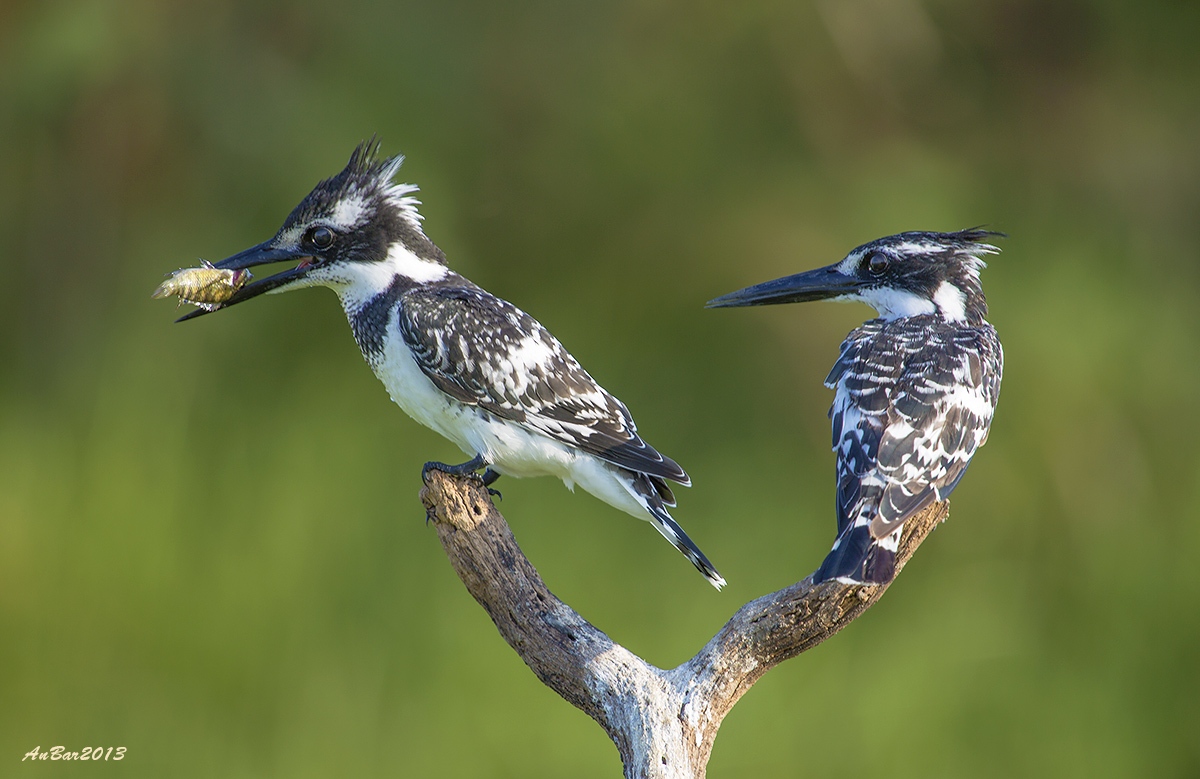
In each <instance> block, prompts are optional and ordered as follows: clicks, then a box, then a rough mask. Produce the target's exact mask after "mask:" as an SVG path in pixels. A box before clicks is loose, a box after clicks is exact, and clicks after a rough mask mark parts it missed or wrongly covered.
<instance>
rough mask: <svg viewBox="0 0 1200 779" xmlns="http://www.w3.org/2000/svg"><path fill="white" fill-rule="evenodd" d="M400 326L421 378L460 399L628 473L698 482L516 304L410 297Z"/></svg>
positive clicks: (430, 290)
mask: <svg viewBox="0 0 1200 779" xmlns="http://www.w3.org/2000/svg"><path fill="white" fill-rule="evenodd" d="M399 317H400V332H401V333H402V335H403V336H404V340H405V342H406V343H407V344H408V346H409V348H411V349H412V352H413V356H414V357H415V358H416V360H417V364H418V365H419V366H420V367H421V370H422V371H424V373H425V375H426V376H428V377H429V378H430V379H431V380H432V381H433V382H434V384H436V385H437V386H438V387H439V388H440V389H441V390H442V391H443V392H445V393H446V394H448V395H450V396H451V397H453V398H455V399H456V400H458V401H460V402H462V403H468V404H471V405H474V406H478V407H479V408H481V409H484V410H486V411H488V412H490V413H492V414H495V415H496V416H497V417H500V418H502V419H507V420H511V421H514V422H518V423H520V424H522V425H524V426H526V427H527V428H530V429H532V430H536V431H538V432H539V433H542V434H543V435H546V436H549V437H550V438H553V439H555V440H558V441H561V442H563V443H566V444H569V445H571V446H575V447H578V448H579V449H581V450H583V451H585V452H588V453H590V454H593V455H595V456H597V457H599V458H601V459H603V460H606V461H607V462H610V463H613V464H614V465H619V466H621V467H622V468H628V469H629V470H631V471H636V472H639V473H645V474H648V475H650V476H656V477H659V478H661V479H670V480H671V481H675V482H679V483H681V484H685V485H686V484H689V483H690V480H689V479H688V476H687V474H686V473H684V471H683V469H682V468H680V467H679V465H678V464H677V463H675V461H673V460H671V459H670V458H669V457H664V456H663V455H661V454H659V453H658V452H657V451H655V449H654V448H653V447H651V446H650V445H649V444H647V443H646V442H645V441H643V440H642V439H641V437H640V436H638V434H637V427H636V425H634V423H633V417H632V416H631V415H630V413H629V410H628V409H627V408H625V404H623V403H622V402H621V401H619V400H617V399H616V398H614V397H613V396H612V395H610V394H608V392H606V391H605V390H604V388H603V387H601V386H600V385H599V384H597V383H596V381H595V379H593V378H592V377H591V376H590V375H589V374H588V372H587V371H585V370H584V369H583V368H582V367H581V366H580V365H579V363H578V362H577V361H576V360H575V358H574V357H572V356H571V355H570V353H568V352H567V350H566V349H564V348H563V345H562V344H560V343H559V342H558V340H557V339H556V338H555V337H554V336H553V335H551V334H550V332H549V331H548V330H546V328H544V327H542V325H541V324H540V323H539V322H538V321H537V320H535V319H534V318H533V317H531V316H529V315H528V314H526V313H525V312H524V311H521V310H520V309H519V308H517V307H516V306H514V305H513V304H511V303H509V302H508V301H506V300H501V299H500V298H498V297H496V296H494V295H492V294H490V293H488V292H486V291H485V290H483V289H480V288H479V287H475V286H458V285H456V286H437V285H429V286H424V287H417V288H414V289H412V290H410V291H408V292H406V293H405V294H404V296H403V297H402V298H401V305H400V314H399ZM662 487H663V490H665V492H666V494H665V495H664V496H663V497H664V499H667V500H668V502H671V500H670V490H666V489H665V487H666V485H665V484H664V485H662Z"/></svg>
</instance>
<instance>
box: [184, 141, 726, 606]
mask: <svg viewBox="0 0 1200 779" xmlns="http://www.w3.org/2000/svg"><path fill="white" fill-rule="evenodd" d="M402 162H403V157H399V156H397V157H392V158H380V157H379V156H378V149H377V146H376V145H374V144H363V145H360V146H359V147H358V148H357V149H356V150H355V152H354V154H353V155H352V156H351V158H350V163H349V164H348V165H347V166H346V168H345V170H343V171H342V172H341V173H339V174H338V175H336V176H334V177H332V178H330V179H327V180H326V181H323V182H321V183H320V184H318V185H317V187H316V188H315V189H314V190H313V191H312V192H311V193H309V195H308V196H307V197H305V198H304V200H303V201H302V202H301V203H300V205H298V206H297V207H296V208H295V210H293V211H292V213H291V214H290V215H289V216H288V218H287V220H286V221H285V222H284V224H283V227H282V228H280V230H279V232H278V233H277V234H276V236H275V237H274V238H272V239H271V240H269V241H266V242H264V243H262V244H259V245H258V246H254V247H251V248H250V249H247V250H246V251H243V252H241V253H239V254H237V255H234V256H233V257H230V258H228V259H226V260H224V261H222V262H220V263H217V264H216V267H217V268H226V269H241V268H247V267H251V266H254V265H260V264H264V263H271V262H283V261H296V260H299V261H300V262H299V264H298V265H297V266H296V267H294V268H292V269H290V270H285V271H283V272H281V273H277V274H275V275H273V276H269V277H267V278H265V279H262V280H260V281H257V282H255V283H253V284H250V285H248V286H246V287H244V288H242V289H241V290H239V291H238V293H237V294H236V295H234V296H233V297H232V298H231V299H230V300H229V301H227V302H226V303H224V304H223V305H221V306H220V307H219V308H226V307H228V306H230V305H235V304H237V303H240V302H243V301H245V300H249V299H250V298H253V297H256V296H257V295H260V294H262V293H264V292H283V291H287V290H292V289H299V288H301V287H311V286H326V287H331V288H332V289H333V290H334V291H335V292H337V294H338V297H339V298H340V299H341V303H342V307H343V308H344V310H345V312H346V316H347V318H348V319H349V321H350V326H351V329H352V330H353V332H354V338H355V340H356V341H357V343H358V345H359V348H360V349H361V350H362V354H363V357H364V358H365V359H366V360H367V362H368V363H369V364H370V366H371V368H372V369H373V370H374V372H375V375H376V376H378V377H379V379H380V380H381V381H382V382H383V384H384V386H385V387H386V388H387V390H388V392H389V394H390V395H391V397H392V399H393V400H394V401H395V402H396V403H397V404H398V405H399V406H400V407H401V408H403V409H404V410H405V411H406V412H408V414H409V415H410V416H412V417H413V418H414V419H416V420H417V421H418V422H420V423H422V424H424V425H426V426H428V427H430V428H432V429H433V430H435V431H437V432H438V433H441V434H442V435H443V436H445V437H446V438H447V439H449V440H450V441H452V442H453V443H455V444H457V445H458V446H459V447H460V448H461V449H462V450H463V451H464V452H466V453H467V454H468V455H471V456H472V458H473V459H472V461H471V462H470V463H467V464H464V466H442V465H441V464H440V463H430V464H429V466H431V467H439V468H442V469H444V470H455V469H459V470H477V469H478V468H483V467H487V468H488V473H487V474H485V480H487V481H488V483H490V481H491V480H492V479H494V478H495V476H496V475H497V474H506V475H510V476H517V477H522V476H543V475H552V476H557V477H559V478H561V479H562V480H563V481H564V482H565V483H566V484H567V486H568V487H571V488H574V485H576V484H578V485H579V486H581V487H583V488H584V489H585V490H587V491H588V492H590V493H592V494H593V495H595V496H596V497H598V498H600V499H601V500H603V501H605V502H607V503H609V504H610V505H612V506H614V507H616V508H619V509H621V510H623V511H626V512H628V513H630V514H632V515H633V516H635V517H639V518H641V519H645V520H648V521H649V522H650V523H651V524H652V525H653V526H654V527H655V528H656V529H657V530H658V531H659V532H660V533H661V534H662V535H663V536H664V537H666V539H667V540H668V541H670V542H671V543H672V544H674V545H675V547H676V548H677V549H679V551H681V552H682V553H683V554H684V555H685V556H686V557H687V558H688V559H689V560H691V562H692V564H693V565H695V566H696V568H697V569H699V570H700V572H701V573H703V574H704V576H705V577H706V578H707V579H708V580H709V582H710V583H712V584H713V585H714V586H716V587H717V588H718V589H719V588H720V587H722V586H723V585H724V584H725V580H724V579H723V578H722V577H721V575H720V574H719V573H717V571H716V569H715V568H714V567H713V566H712V564H711V563H710V562H709V561H708V558H707V557H705V555H704V553H703V552H701V551H700V549H699V548H698V547H697V546H696V544H695V543H693V542H692V540H691V539H690V538H688V536H687V534H686V533H685V532H684V531H683V529H682V528H681V527H680V526H679V525H678V523H676V522H675V520H674V519H672V517H671V515H670V514H669V513H668V512H667V507H668V506H674V505H675V498H674V495H673V494H672V492H671V488H670V486H669V484H668V482H676V483H679V484H683V485H685V486H687V485H689V484H690V480H689V478H688V475H687V474H686V473H685V472H684V471H683V469H682V468H680V467H679V465H678V464H677V463H675V461H674V460H672V459H670V458H669V457H665V456H663V455H662V454H659V452H657V451H656V450H655V449H654V448H653V447H651V446H650V445H649V444H647V443H646V442H645V441H643V440H642V438H641V436H639V435H638V433H637V427H636V425H634V422H633V417H632V416H631V415H630V413H629V410H628V409H627V408H626V407H625V405H624V404H623V403H621V401H619V400H617V399H616V398H615V397H613V396H612V395H610V394H609V393H608V392H607V391H605V389H604V388H603V387H601V386H600V385H599V384H597V383H596V381H595V380H594V379H593V378H592V377H591V376H590V375H589V374H588V373H587V371H585V370H584V369H583V368H582V367H581V366H580V364H579V363H578V361H576V359H575V358H574V357H572V356H571V354H570V353H569V352H567V350H566V349H565V348H564V347H563V345H562V344H561V343H559V342H558V340H557V339H556V338H555V337H554V336H553V335H551V334H550V332H549V331H547V330H546V328H544V327H543V326H542V325H541V324H540V323H539V322H538V321H537V320H535V319H534V318H533V317H531V316H530V315H529V314H526V313H525V312H524V311H522V310H520V309H519V308H517V307H516V306H514V305H513V304H511V303H509V302H508V301H505V300H501V299H500V298H498V297H496V296H495V295H492V294H491V293H489V292H487V291H485V290H483V289H481V288H480V287H478V286H476V285H475V284H473V283H472V282H470V281H468V280H467V279H465V278H463V277H462V276H460V275H459V274H457V273H455V272H453V271H451V270H450V269H449V268H448V267H446V258H445V255H443V254H442V251H441V250H440V249H438V247H437V246H436V245H434V244H433V242H432V241H430V240H429V238H427V237H426V236H425V233H424V231H423V230H422V229H421V216H420V214H419V213H418V211H417V205H418V202H417V201H416V200H415V199H414V198H413V197H412V193H413V192H415V191H416V188H415V187H412V186H410V185H404V184H395V183H393V177H394V176H395V175H396V173H397V171H398V170H399V168H400V165H401V163H402ZM204 313H206V312H204V311H195V312H192V313H191V314H189V315H188V316H187V317H185V318H191V317H194V316H199V315H202V314H204Z"/></svg>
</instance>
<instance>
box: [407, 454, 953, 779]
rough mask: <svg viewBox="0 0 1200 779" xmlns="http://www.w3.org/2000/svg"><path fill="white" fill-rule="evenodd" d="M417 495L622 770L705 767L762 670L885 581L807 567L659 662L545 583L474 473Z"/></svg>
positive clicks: (812, 642)
mask: <svg viewBox="0 0 1200 779" xmlns="http://www.w3.org/2000/svg"><path fill="white" fill-rule="evenodd" d="M421 500H422V502H423V503H424V504H425V508H426V515H427V517H428V518H429V519H430V520H431V521H432V522H433V523H434V525H435V527H436V528H437V534H438V540H439V541H440V542H441V544H442V548H443V549H444V550H445V552H446V556H447V557H448V558H449V559H450V564H451V565H452V566H453V567H454V571H455V573H457V574H458V577H459V579H461V580H462V582H463V584H464V585H465V586H466V588H467V591H468V592H470V593H471V595H472V597H474V598H475V600H476V601H478V603H479V605H481V606H483V608H484V610H485V611H487V613H488V615H489V616H490V617H491V618H492V622H494V623H495V625H496V628H497V629H498V630H499V631H500V635H501V636H502V637H503V638H504V640H505V641H506V642H508V645H509V646H511V647H512V648H513V650H514V651H516V652H517V654H518V655H520V656H521V659H522V660H524V661H525V664H526V665H528V666H529V667H530V669H532V670H533V672H534V674H536V675H537V677H538V678H539V679H540V680H541V681H542V683H543V684H545V685H547V686H548V687H550V688H551V689H553V690H554V691H555V692H557V693H558V694H559V695H560V696H562V697H563V698H565V699H566V700H567V701H569V702H570V703H571V704H573V705H574V706H575V707H577V708H579V709H581V710H582V711H584V712H585V713H586V714H587V715H588V716H590V717H591V718H592V719H594V720H595V721H596V722H597V723H598V724H599V725H600V726H601V727H602V728H604V730H605V732H606V733H608V735H609V738H611V739H612V740H613V743H615V744H616V745H617V750H618V751H619V753H620V755H621V762H622V763H623V764H624V766H625V776H626V777H627V779H698V778H702V777H704V775H705V767H706V766H707V764H708V759H709V756H710V755H711V753H712V747H713V742H714V740H715V739H716V736H717V730H718V729H719V728H720V727H721V722H722V721H723V720H724V719H725V716H726V715H727V714H728V713H729V711H730V710H731V709H732V708H733V706H734V704H735V703H737V701H738V699H740V698H741V697H742V695H744V694H745V693H746V691H747V690H749V689H750V688H751V687H752V686H753V685H754V683H755V682H757V681H758V680H759V679H760V678H761V677H762V676H763V674H765V673H766V672H767V671H769V670H770V669H771V668H773V667H775V666H776V665H778V664H779V663H781V662H783V661H784V660H788V659H790V658H792V657H795V656H796V655H798V654H800V653H801V652H804V651H806V650H808V649H812V648H813V647H815V646H816V645H817V644H820V643H821V642H822V641H824V640H825V639H827V638H829V637H830V636H832V635H833V634H834V633H836V632H838V631H839V630H841V629H842V628H844V627H845V626H846V625H848V624H850V622H852V621H853V620H854V619H856V618H857V617H858V616H860V615H861V614H862V613H863V612H864V611H866V610H867V609H868V608H870V607H871V605H872V604H874V603H875V602H876V601H877V600H879V598H880V597H881V596H882V595H883V593H884V591H886V590H887V588H888V586H889V585H878V586H862V585H847V584H841V583H839V582H825V583H822V584H819V585H815V586H814V585H813V584H812V577H811V576H808V577H806V578H805V579H803V580H802V581H800V582H797V583H796V584H793V585H791V586H789V587H785V588H783V589H781V590H778V591H777V592H773V593H770V594H768V595H764V596H762V597H760V598H757V599H755V600H752V601H750V602H749V603H747V604H745V605H744V606H742V607H741V608H740V609H738V610H737V612H736V613H735V614H734V615H733V616H732V617H731V618H730V620H729V621H728V622H727V623H726V624H725V625H724V627H722V628H721V630H720V631H718V632H717V634H716V635H715V636H714V637H713V638H712V639H711V640H710V641H709V642H708V643H707V644H705V646H704V647H703V648H702V649H701V650H700V651H699V652H698V653H697V654H696V656H695V657H693V658H691V659H690V660H688V661H687V662H685V663H683V664H682V665H680V666H678V667H676V668H673V669H669V670H663V669H660V668H656V667H655V666H653V665H651V664H649V663H647V662H646V661H645V660H643V659H642V658H640V657H638V656H637V655H635V654H634V653H632V652H630V651H629V650H628V649H626V648H625V647H623V646H621V645H620V644H617V643H616V642H614V641H613V640H612V639H611V638H609V637H608V635H606V634H605V633H604V632H603V631H602V630H600V629H599V628H597V627H595V626H594V625H592V624H591V623H589V622H588V621H587V620H585V619H584V618H583V617H582V616H580V615H579V613H578V612H576V611H575V610H574V609H572V608H571V607H570V606H568V605H567V604H565V603H563V602H562V601H561V600H559V599H558V598H557V597H555V595H554V593H552V592H550V590H549V588H548V587H546V584H545V582H543V581H542V578H541V576H540V575H539V574H538V572H537V569H536V568H534V567H533V564H532V563H530V562H529V559H528V558H526V557H525V555H524V553H523V552H522V551H521V548H520V547H519V546H518V545H517V541H516V539H515V538H514V537H513V534H512V530H511V529H510V528H509V526H508V523H507V522H506V521H505V520H504V517H503V516H501V514H500V512H499V511H497V510H496V507H495V505H494V504H493V503H492V501H491V498H490V496H489V495H488V493H487V488H486V486H485V485H483V484H482V482H481V481H480V480H479V478H478V477H473V476H470V475H467V476H454V475H451V474H446V473H442V472H440V471H430V472H429V473H428V474H427V475H426V483H425V487H424V488H423V489H422V490H421ZM949 513H950V508H949V504H948V503H935V504H933V505H932V506H930V507H929V508H927V509H925V510H924V511H922V512H921V513H920V514H918V515H917V516H915V517H913V518H912V519H910V520H908V521H907V522H905V523H904V533H903V535H902V537H901V539H900V551H899V554H898V556H897V559H896V564H897V573H899V571H900V570H901V569H902V568H903V566H904V564H905V563H906V562H907V561H908V559H909V558H910V557H911V556H912V554H913V552H914V551H916V548H917V547H918V546H919V545H920V543H921V542H922V541H923V540H924V539H925V538H926V536H928V535H929V533H930V532H931V531H932V530H933V528H935V527H936V526H937V525H938V524H940V523H941V522H943V521H944V520H945V519H946V517H947V516H949Z"/></svg>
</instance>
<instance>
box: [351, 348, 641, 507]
mask: <svg viewBox="0 0 1200 779" xmlns="http://www.w3.org/2000/svg"><path fill="white" fill-rule="evenodd" d="M395 336H396V337H392V338H388V339H387V344H386V345H385V348H384V353H383V358H382V359H381V360H379V361H378V362H376V363H374V364H372V365H371V368H372V369H373V370H374V371H375V375H376V376H378V377H379V380H380V381H382V382H383V385H384V387H386V388H387V391H388V394H389V395H391V398H392V400H393V401H395V403H396V405H398V406H400V408H402V409H404V411H405V412H406V413H407V414H408V415H409V416H411V417H412V418H413V419H415V420H417V421H418V422H420V423H421V424H423V425H425V426H426V427H428V428H430V429H431V430H434V431H436V432H438V433H440V434H441V435H442V436H444V437H445V438H446V439H448V440H450V441H451V442H453V443H454V444H456V445H457V446H458V447H459V448H460V449H462V450H463V453H464V454H466V455H467V457H468V458H470V457H474V456H475V455H476V454H480V455H483V458H484V459H485V460H487V462H488V463H490V464H491V465H492V467H493V468H495V470H496V471H498V472H499V473H502V474H504V475H506V476H514V477H519V478H523V477H529V476H556V477H558V478H560V479H562V480H563V481H564V482H565V483H566V485H567V487H568V488H570V489H574V488H575V485H576V484H578V485H579V486H581V487H583V488H584V489H585V490H587V491H588V492H590V493H591V494H593V495H595V496H596V497H597V498H600V499H601V500H603V501H604V502H605V503H608V504H609V505H610V506H613V507H614V508H618V509H621V510H622V511H625V512H627V513H629V514H632V515H633V516H635V517H637V518H639V519H649V515H648V513H647V512H646V509H645V508H644V507H643V506H642V504H641V501H640V500H639V499H638V498H637V497H636V496H635V495H634V493H633V492H632V489H631V480H630V478H629V476H628V475H627V474H626V473H624V472H623V471H622V470H621V469H620V468H617V467H616V466H613V465H611V464H609V463H606V462H604V461H603V460H600V459H599V458H597V457H595V456H593V455H590V454H587V453H586V452H583V451H581V450H579V449H577V448H575V447H573V446H570V445H569V444H565V443H562V442H560V441H556V440H554V439H553V438H550V437H549V436H546V435H543V434H542V433H539V432H536V431H534V430H530V429H529V428H527V427H525V426H523V425H520V424H518V423H516V422H511V421H507V420H502V419H499V418H497V417H495V416H493V415H491V414H489V413H487V412H485V411H482V410H481V409H479V408H477V407H475V406H468V405H466V404H464V403H460V402H459V401H457V400H455V399H454V398H451V397H450V396H449V395H447V394H446V393H444V392H442V391H441V390H440V389H438V387H437V386H436V385H435V384H434V383H433V382H432V381H431V380H430V379H429V377H428V376H426V375H425V373H424V372H423V371H422V370H421V368H420V366H418V365H417V363H416V361H415V360H414V359H413V357H412V354H411V352H409V350H408V348H407V347H406V346H405V345H404V342H403V339H402V338H400V337H399V333H398V332H397V333H395Z"/></svg>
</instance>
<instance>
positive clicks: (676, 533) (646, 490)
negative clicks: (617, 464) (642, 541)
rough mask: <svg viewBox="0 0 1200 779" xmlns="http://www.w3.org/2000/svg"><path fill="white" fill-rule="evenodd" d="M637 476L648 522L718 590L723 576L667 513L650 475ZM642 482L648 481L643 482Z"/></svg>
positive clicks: (638, 494)
mask: <svg viewBox="0 0 1200 779" xmlns="http://www.w3.org/2000/svg"><path fill="white" fill-rule="evenodd" d="M638 476H639V477H640V478H638V479H636V480H635V481H634V489H635V490H636V493H637V496H638V500H639V501H641V504H642V505H643V506H644V507H645V509H646V511H647V512H649V514H650V524H651V525H653V526H654V529H655V530H657V531H658V532H659V533H661V534H662V537H663V538H665V539H667V540H668V541H670V542H671V545H672V546H674V547H675V548H676V549H678V550H679V551H680V552H682V553H683V556H684V557H686V558H687V559H688V560H691V562H692V565H694V566H696V570H697V571H699V572H700V573H702V574H703V575H704V578H705V579H708V583H709V584H711V585H712V586H714V587H716V588H717V589H718V590H720V589H721V588H722V587H724V586H725V578H724V577H723V576H721V574H719V573H718V572H717V569H716V568H715V567H714V566H713V564H712V563H711V562H709V560H708V557H706V556H705V554H704V552H701V551H700V547H698V546H696V542H694V541H692V539H690V538H688V534H687V533H685V532H684V531H683V528H682V527H680V526H679V523H678V522H676V521H675V520H674V519H673V518H672V517H671V515H670V514H668V513H667V509H666V507H665V506H664V505H663V500H662V497H661V494H660V492H659V490H658V489H657V488H656V485H655V484H654V483H653V482H652V480H651V479H650V477H647V476H646V475H645V474H638ZM643 482H650V483H648V484H643Z"/></svg>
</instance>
